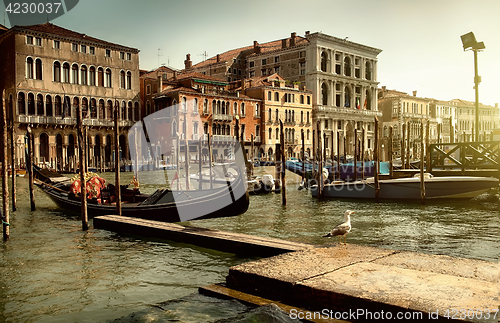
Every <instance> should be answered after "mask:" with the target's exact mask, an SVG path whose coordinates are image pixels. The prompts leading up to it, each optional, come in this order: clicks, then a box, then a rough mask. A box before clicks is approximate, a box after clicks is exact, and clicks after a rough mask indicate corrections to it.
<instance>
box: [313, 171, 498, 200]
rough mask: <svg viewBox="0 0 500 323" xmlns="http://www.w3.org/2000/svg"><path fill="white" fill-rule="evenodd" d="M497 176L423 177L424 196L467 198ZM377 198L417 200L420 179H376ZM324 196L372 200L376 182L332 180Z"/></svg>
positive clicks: (485, 188) (488, 186)
mask: <svg viewBox="0 0 500 323" xmlns="http://www.w3.org/2000/svg"><path fill="white" fill-rule="evenodd" d="M498 183H499V181H498V179H496V178H491V177H474V176H445V177H432V176H425V177H424V184H425V198H426V199H470V198H474V197H476V196H478V195H480V194H482V193H485V192H487V191H488V190H489V189H491V188H493V187H497V186H498ZM379 184H380V191H379V198H380V199H388V200H391V199H394V200H401V199H403V200H420V199H421V189H420V178H419V177H410V178H398V179H382V180H379ZM311 194H312V196H313V197H317V196H318V187H317V185H313V186H312V187H311ZM323 196H324V197H335V198H361V199H375V181H374V179H373V178H369V179H366V180H363V181H354V182H340V181H339V182H334V183H329V184H325V185H324V187H323Z"/></svg>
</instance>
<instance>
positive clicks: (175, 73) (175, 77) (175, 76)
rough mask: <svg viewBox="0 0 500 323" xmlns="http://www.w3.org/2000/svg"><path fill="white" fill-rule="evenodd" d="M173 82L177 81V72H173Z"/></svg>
mask: <svg viewBox="0 0 500 323" xmlns="http://www.w3.org/2000/svg"><path fill="white" fill-rule="evenodd" d="M174 80H177V71H174Z"/></svg>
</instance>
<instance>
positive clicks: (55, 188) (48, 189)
mask: <svg viewBox="0 0 500 323" xmlns="http://www.w3.org/2000/svg"><path fill="white" fill-rule="evenodd" d="M34 172H35V175H36V178H37V179H38V181H37V182H36V184H37V186H38V187H40V188H41V189H42V191H43V192H44V193H45V194H47V195H48V196H49V198H50V199H52V201H54V202H55V203H56V204H57V205H58V206H59V207H60V208H62V209H65V210H68V211H71V212H76V213H79V212H80V210H81V198H80V197H75V196H74V195H73V194H72V193H71V192H70V187H71V182H70V181H69V179H68V178H66V179H64V177H61V176H57V175H55V174H56V173H54V172H52V173H49V171H41V170H40V169H39V168H35V169H34ZM103 191H104V190H103ZM109 193H110V194H111V195H113V189H110V190H109ZM121 197H122V207H121V210H122V215H123V216H130V217H136V218H143V219H148V220H156V221H162V222H180V221H188V220H194V219H208V218H218V217H229V216H236V215H240V214H243V213H245V212H246V210H247V209H248V205H249V197H248V192H247V190H246V183H245V180H244V178H243V176H242V175H241V173H239V174H238V175H237V176H236V177H235V178H234V179H233V180H232V181H227V182H226V185H225V186H222V187H218V188H214V189H202V190H179V191H174V190H170V189H159V190H157V191H156V192H154V193H153V194H150V195H147V194H141V193H140V192H139V191H138V190H132V189H128V188H126V186H122V196H121ZM112 200H113V199H112V198H110V199H109V200H107V201H105V200H104V198H103V199H102V202H101V203H99V202H98V200H97V199H95V198H94V199H88V204H87V212H88V215H89V217H94V216H98V215H106V214H115V212H116V203H113V202H112Z"/></svg>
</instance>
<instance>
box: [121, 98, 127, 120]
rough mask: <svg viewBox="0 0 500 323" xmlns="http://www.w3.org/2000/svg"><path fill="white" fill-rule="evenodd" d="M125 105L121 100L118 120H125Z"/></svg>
mask: <svg viewBox="0 0 500 323" xmlns="http://www.w3.org/2000/svg"><path fill="white" fill-rule="evenodd" d="M126 114H127V107H126V105H125V101H122V106H121V108H120V120H127V115H126Z"/></svg>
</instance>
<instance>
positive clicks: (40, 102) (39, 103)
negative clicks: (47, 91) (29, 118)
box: [36, 94, 45, 116]
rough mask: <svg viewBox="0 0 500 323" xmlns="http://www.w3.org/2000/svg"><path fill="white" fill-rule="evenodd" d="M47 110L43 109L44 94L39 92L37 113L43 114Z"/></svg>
mask: <svg viewBox="0 0 500 323" xmlns="http://www.w3.org/2000/svg"><path fill="white" fill-rule="evenodd" d="M44 114H45V111H43V95H41V94H38V95H37V96H36V115H38V116H43V115H44Z"/></svg>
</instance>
